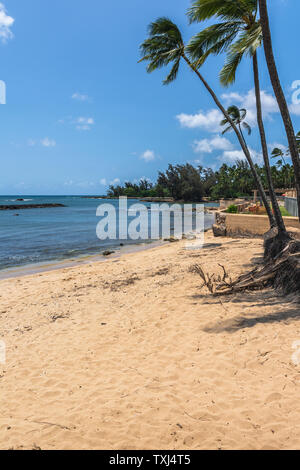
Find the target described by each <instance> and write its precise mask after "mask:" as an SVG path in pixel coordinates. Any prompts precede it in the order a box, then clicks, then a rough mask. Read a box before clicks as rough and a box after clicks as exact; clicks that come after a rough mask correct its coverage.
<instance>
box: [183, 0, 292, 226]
mask: <svg viewBox="0 0 300 470" xmlns="http://www.w3.org/2000/svg"><path fill="white" fill-rule="evenodd" d="M188 15H189V18H190V21H191V22H195V21H203V20H206V19H210V18H212V17H214V16H217V17H221V18H222V20H223V22H222V23H218V24H215V25H212V26H209V27H208V28H206V29H204V30H203V31H201V32H200V33H199V34H197V35H196V36H195V37H194V38H192V40H191V42H190V44H189V45H188V48H187V49H188V51H189V53H190V54H191V56H192V58H193V59H194V60H195V61H196V64H197V65H201V63H202V61H203V60H204V58H206V57H208V56H209V55H210V54H219V53H221V52H224V51H227V52H228V54H227V60H226V63H225V66H224V67H223V69H222V70H221V73H220V80H221V83H222V84H223V85H224V86H228V85H230V84H231V83H233V82H234V81H235V77H236V72H237V68H238V66H239V64H240V62H241V60H242V59H243V57H244V56H245V55H249V56H250V57H251V58H252V64H253V75H254V84H255V96H256V108H257V123H258V128H259V133H260V139H261V146H262V153H263V158H264V163H265V171H266V176H267V182H268V188H269V194H270V198H271V201H272V206H273V211H274V216H275V220H276V225H277V227H278V231H279V232H280V233H285V234H286V229H285V225H284V221H283V218H282V215H281V212H280V208H279V204H278V201H277V197H276V193H275V190H274V185H273V180H272V173H271V166H270V161H269V155H268V146H267V140H266V133H265V129H264V124H263V117H262V104H261V92H260V82H259V72H258V63H257V48H258V47H260V46H261V41H262V32H261V26H260V24H259V22H258V21H257V0H244V1H243V2H240V1H239V0H231V1H230V2H224V1H219V0H197V1H194V3H193V5H192V7H191V8H190V10H189V12H188ZM235 40H236V42H234V43H233V41H235Z"/></svg>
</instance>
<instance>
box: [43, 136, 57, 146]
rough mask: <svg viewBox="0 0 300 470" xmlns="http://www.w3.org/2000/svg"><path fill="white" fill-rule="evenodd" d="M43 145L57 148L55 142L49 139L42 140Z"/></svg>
mask: <svg viewBox="0 0 300 470" xmlns="http://www.w3.org/2000/svg"><path fill="white" fill-rule="evenodd" d="M41 144H42V146H43V147H55V146H56V142H55V140H51V139H49V138H48V137H45V138H44V139H42V140H41Z"/></svg>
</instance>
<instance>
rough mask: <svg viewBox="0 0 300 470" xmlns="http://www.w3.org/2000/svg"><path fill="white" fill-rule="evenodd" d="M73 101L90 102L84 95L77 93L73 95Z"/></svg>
mask: <svg viewBox="0 0 300 470" xmlns="http://www.w3.org/2000/svg"><path fill="white" fill-rule="evenodd" d="M72 99H73V100H76V101H88V99H89V97H88V95H85V94H83V93H79V92H76V93H73V95H72Z"/></svg>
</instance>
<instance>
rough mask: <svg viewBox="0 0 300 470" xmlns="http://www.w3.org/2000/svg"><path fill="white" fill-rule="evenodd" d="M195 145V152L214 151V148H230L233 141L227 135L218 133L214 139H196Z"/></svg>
mask: <svg viewBox="0 0 300 470" xmlns="http://www.w3.org/2000/svg"><path fill="white" fill-rule="evenodd" d="M193 147H194V152H195V153H212V152H213V151H214V150H230V149H232V143H231V142H230V141H229V140H228V139H226V138H225V137H220V136H218V135H216V136H215V137H213V138H212V139H202V140H195V141H194V144H193Z"/></svg>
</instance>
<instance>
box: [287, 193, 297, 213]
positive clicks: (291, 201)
mask: <svg viewBox="0 0 300 470" xmlns="http://www.w3.org/2000/svg"><path fill="white" fill-rule="evenodd" d="M284 207H285V208H286V210H287V211H288V212H289V213H290V214H291V215H292V216H294V217H298V205H297V199H296V198H295V197H285V198H284Z"/></svg>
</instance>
